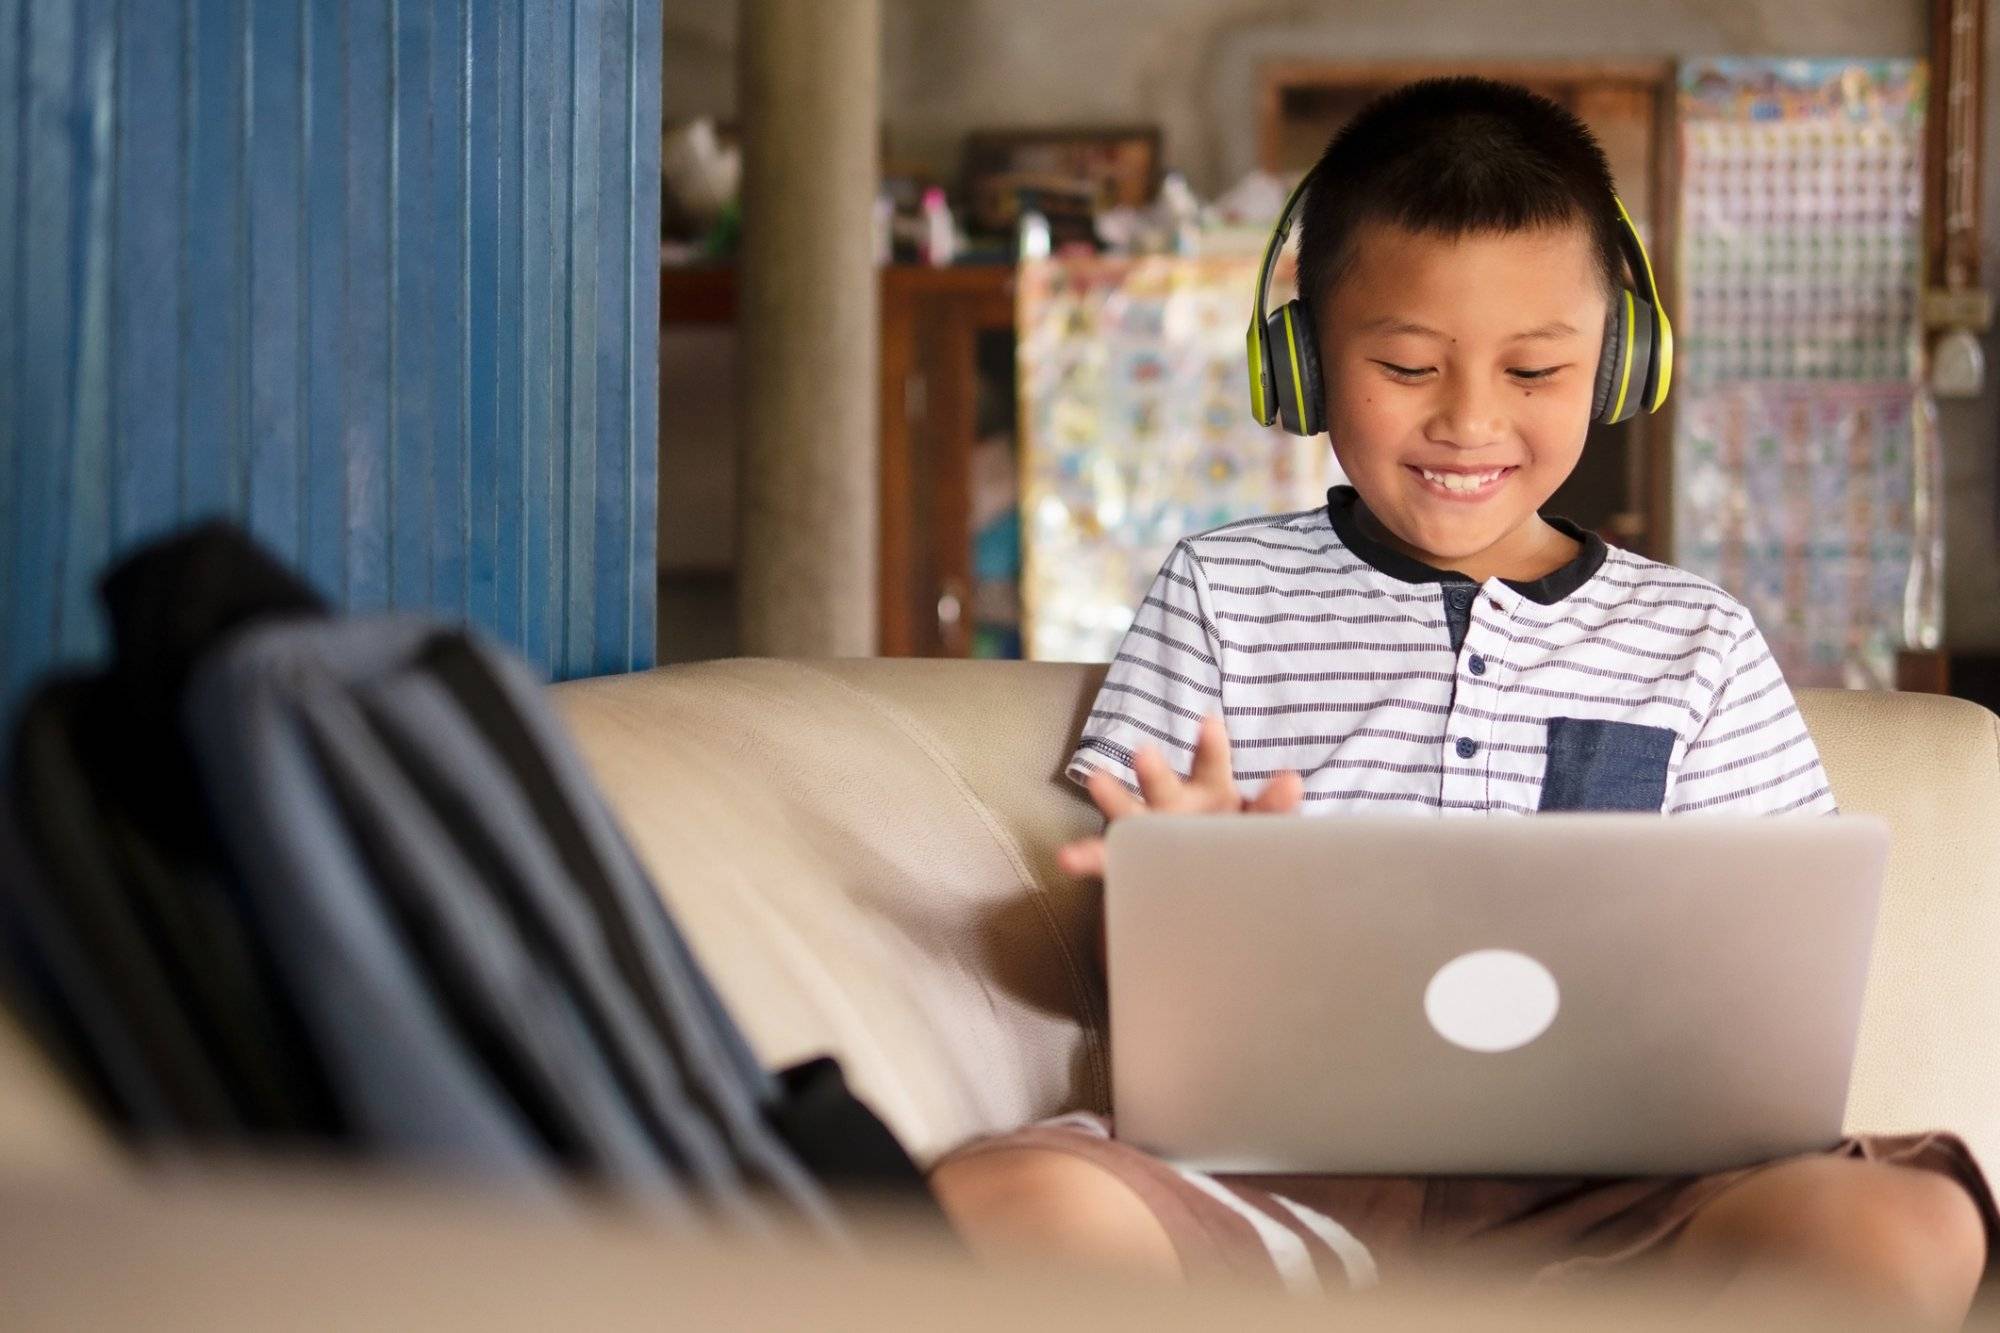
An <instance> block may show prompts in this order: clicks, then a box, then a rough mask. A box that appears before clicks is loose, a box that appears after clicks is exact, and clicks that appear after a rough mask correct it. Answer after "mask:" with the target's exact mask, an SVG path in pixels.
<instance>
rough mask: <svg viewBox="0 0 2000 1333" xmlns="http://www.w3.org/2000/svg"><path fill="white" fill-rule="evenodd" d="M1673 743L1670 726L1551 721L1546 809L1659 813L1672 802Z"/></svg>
mask: <svg viewBox="0 0 2000 1333" xmlns="http://www.w3.org/2000/svg"><path fill="white" fill-rule="evenodd" d="M1674 739H1675V737H1674V733H1673V731H1672V730H1671V729H1670V728H1667V727H1642V726H1640V725H1638V724H1637V723H1634V722H1606V721H1602V720H1600V719H1597V718H1585V717H1552V718H1550V719H1549V762H1548V768H1547V770H1546V771H1545V773H1544V775H1543V777H1542V803H1541V808H1542V809H1543V810H1545V811H1551V810H1636V811H1645V812H1649V813H1655V814H1656V813H1658V812H1659V809H1660V807H1661V806H1662V805H1663V804H1665V802H1666V799H1667V764H1668V762H1669V761H1670V760H1671V759H1672V758H1673V753H1674Z"/></svg>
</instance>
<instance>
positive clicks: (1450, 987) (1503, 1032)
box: [1424, 949, 1560, 1054]
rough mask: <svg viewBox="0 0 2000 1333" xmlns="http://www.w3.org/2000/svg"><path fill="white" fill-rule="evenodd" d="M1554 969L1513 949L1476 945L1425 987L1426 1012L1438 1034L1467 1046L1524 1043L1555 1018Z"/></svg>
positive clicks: (1489, 1049)
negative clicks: (1552, 970) (1479, 947)
mask: <svg viewBox="0 0 2000 1333" xmlns="http://www.w3.org/2000/svg"><path fill="white" fill-rule="evenodd" d="M1559 1004H1560V998H1559V996H1558V994H1557V991H1556V979H1555V977H1554V975H1553V974H1552V973H1550V971H1549V970H1548V969H1547V968H1546V967H1543V966H1542V965H1541V964H1540V963H1538V962H1536V961H1535V960H1534V959H1532V958H1530V957H1528V955H1526V954H1524V953H1516V952H1514V950H1512V949H1475V950H1473V951H1472V952H1471V953H1464V954H1460V955H1459V956H1458V957H1456V958H1454V959H1452V960H1451V961H1450V962H1449V963H1446V964H1445V965H1444V966H1443V967H1441V968H1439V969H1438V970H1437V975H1435V976H1433V977H1432V978H1431V982H1430V985H1428V986H1426V987H1424V1015H1425V1017H1427V1018H1429V1019H1430V1021H1431V1026H1432V1027H1434V1028H1436V1029H1437V1032H1438V1035H1439V1036H1440V1037H1443V1038H1444V1039H1445V1040H1446V1041H1448V1042H1450V1043H1452V1045H1454V1046H1463V1047H1464V1048H1465V1049H1466V1050H1468V1051H1481V1052H1485V1053H1487V1054H1493V1053H1496V1052H1499V1051H1511V1050H1514V1049H1516V1048H1517V1047H1521V1046H1526V1045H1527V1044H1528V1043H1529V1042H1531V1041H1533V1040H1534V1039H1535V1038H1537V1037H1539V1036H1541V1035H1542V1034H1543V1033H1544V1032H1546V1031H1548V1028H1549V1024H1551V1023H1553V1022H1555V1018H1556V1009H1557V1007H1558V1005H1559Z"/></svg>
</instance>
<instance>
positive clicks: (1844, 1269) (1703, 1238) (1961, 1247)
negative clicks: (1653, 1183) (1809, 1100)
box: [1665, 1157, 1986, 1328]
mask: <svg viewBox="0 0 2000 1333" xmlns="http://www.w3.org/2000/svg"><path fill="white" fill-rule="evenodd" d="M1665 1258H1666V1262H1667V1266H1668V1268H1669V1269H1670V1270H1673V1271H1677V1272H1679V1273H1682V1274H1684V1275H1687V1276H1690V1277H1693V1278H1695V1279H1697V1280H1701V1281H1705V1282H1706V1281H1719V1282H1720V1284H1721V1286H1720V1290H1719V1292H1718V1300H1719V1301H1721V1302H1725V1303H1726V1302H1727V1301H1728V1300H1729V1299H1730V1298H1731V1296H1733V1295H1742V1296H1744V1297H1746V1298H1753V1297H1755V1296H1756V1295H1758V1294H1760V1288H1765V1287H1768V1286H1769V1285H1771V1284H1773V1283H1777V1282H1800V1281H1803V1282H1805V1283H1807V1284H1808V1285H1810V1286H1812V1287H1814V1288H1816V1289H1818V1290H1819V1291H1822V1292H1827V1293H1831V1292H1836V1291H1843V1292H1846V1293H1849V1294H1851V1295H1853V1296H1856V1297H1858V1298H1860V1299H1861V1300H1864V1301H1867V1302H1870V1303H1872V1304H1874V1305H1876V1306H1879V1307H1882V1308H1883V1310H1884V1312H1885V1313H1888V1314H1891V1315H1893V1316H1895V1317H1897V1318H1899V1319H1907V1320H1911V1321H1918V1322H1921V1323H1924V1324H1928V1325H1934V1326H1937V1327H1941V1328H1955V1327H1957V1326H1958V1325H1959V1324H1960V1323H1962V1322H1963V1321H1964V1319H1965V1315H1966V1311H1967V1309H1968V1308H1969V1307H1970V1306H1971V1304H1972V1298H1973V1295H1974V1293H1975V1291H1976V1289H1977V1287H1978V1285H1979V1279H1980V1276H1981V1274H1982V1273H1983V1272H1984V1271H1985V1267H1986V1233H1985V1227H1984V1225H1983V1224H1982V1223H1981V1221H1980V1217H1979V1211H1978V1209H1977V1207H1975V1206H1974V1204H1973V1202H1972V1198H1971V1196H1970V1195H1968V1194H1967V1193H1966V1192H1965V1190H1964V1189H1963V1188H1962V1187H1961V1186H1959V1185H1958V1184H1957V1183H1955V1182H1954V1181H1952V1180H1951V1179H1950V1178H1949V1177H1946V1176H1943V1175H1940V1174H1938V1173H1936V1172H1934V1171H1923V1170H1919V1169H1917V1168H1915V1167H1907V1166H1893V1165H1890V1164H1888V1163H1884V1162H1868V1161H1862V1160H1860V1159H1857V1158H1841V1157H1822V1158H1814V1159H1811V1160H1807V1161H1800V1162H1788V1163H1786V1164H1784V1165H1782V1166H1773V1167H1771V1168H1769V1169H1768V1170H1764V1171H1760V1172H1758V1173H1757V1174H1756V1175H1754V1176H1750V1177H1748V1178H1747V1179H1745V1180H1744V1181H1743V1182H1742V1183H1740V1184H1738V1185H1735V1186H1733V1187H1731V1188H1730V1189H1729V1190H1727V1191H1725V1192H1724V1193H1722V1194H1720V1195H1718V1196H1717V1197H1716V1198H1715V1199H1714V1200H1713V1201H1711V1202H1710V1203H1709V1204H1708V1205H1707V1206H1706V1207H1704V1208H1702V1210H1701V1211H1700V1212H1698V1213H1696V1214H1695V1215H1694V1217H1693V1218H1692V1219H1691V1220H1690V1221H1689V1222H1688V1224H1687V1226H1686V1227H1685V1228H1684V1229H1683V1230H1682V1232H1681V1234H1680V1235H1679V1236H1678V1237H1676V1238H1675V1240H1674V1241H1673V1242H1672V1244H1671V1245H1670V1247H1669V1249H1668V1251H1667V1253H1666V1255H1665Z"/></svg>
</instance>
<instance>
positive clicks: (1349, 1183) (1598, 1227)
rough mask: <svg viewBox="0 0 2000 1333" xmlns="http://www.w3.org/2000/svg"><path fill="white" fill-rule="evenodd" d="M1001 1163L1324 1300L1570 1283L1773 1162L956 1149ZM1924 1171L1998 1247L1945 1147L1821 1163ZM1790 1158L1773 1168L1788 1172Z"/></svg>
mask: <svg viewBox="0 0 2000 1333" xmlns="http://www.w3.org/2000/svg"><path fill="white" fill-rule="evenodd" d="M1013 1148H1041V1149H1052V1150H1055V1151H1059V1152H1064V1153H1069V1154H1071V1155H1073V1156H1077V1157H1081V1158H1083V1159H1085V1160H1086V1161H1089V1162H1093V1163H1095V1164H1096V1165H1098V1166H1099V1167H1102V1168H1103V1169H1104V1170H1106V1171H1108V1172H1110V1173H1111V1174H1112V1175H1114V1176H1116V1177H1117V1178H1118V1179H1119V1180H1120V1181H1122V1182H1124V1183H1125V1184H1126V1185H1127V1186H1129V1187H1130V1188H1131V1189H1132V1190H1133V1191H1134V1192H1135V1193H1136V1194H1138V1196H1139V1197H1140V1198H1141V1199H1143V1200H1144V1201H1145V1203H1146V1205H1147V1207H1149V1208H1150V1209H1151V1210H1152V1212H1153V1215H1154V1216H1155V1217H1157V1218H1158V1219H1159V1222H1160V1225H1161V1226H1162V1228H1164V1229H1165V1231H1166V1233H1167V1235H1168V1237H1169V1238H1170V1239H1171V1240H1172V1242H1173V1246H1174V1250H1175V1253H1176V1254H1177V1255H1178V1256H1179V1258H1180V1262H1181V1266H1182V1269H1183V1270H1184V1271H1185V1272H1186V1274H1187V1276H1188V1277H1189V1278H1190V1279H1191V1280H1202V1279H1205V1278H1218V1277H1219V1278H1225V1279H1229V1278H1233V1279H1238V1280H1250V1281H1255V1282H1263V1283H1268V1284H1273V1285H1281V1286H1284V1287H1286V1288H1289V1289H1292V1290H1296V1291H1321V1290H1340V1289H1344V1288H1349V1287H1369V1286H1374V1285H1376V1284H1377V1283H1381V1282H1387V1283H1400V1282H1403V1281H1406V1280H1410V1279H1416V1278H1423V1279H1426V1280H1435V1279H1437V1278H1439V1277H1440V1276H1450V1275H1461V1274H1464V1273H1466V1272H1468V1271H1477V1272H1481V1273H1488V1274H1494V1273H1496V1272H1497V1273H1498V1274H1500V1275H1505V1276H1510V1277H1518V1278H1519V1279H1520V1280H1521V1281H1522V1282H1523V1283H1527V1284H1535V1283H1548V1282H1559V1281H1568V1280H1585V1279H1587V1278H1589V1277H1590V1276H1593V1275H1599V1274H1603V1273H1606V1272H1609V1271H1614V1270H1618V1269H1619V1268H1620V1266H1632V1265H1637V1264H1638V1263H1640V1262H1642V1261H1643V1260H1644V1259H1645V1258H1646V1257H1647V1256H1648V1255H1649V1254H1651V1253H1652V1252H1654V1251H1656V1250H1658V1249H1659V1247H1661V1246H1662V1245H1664V1244H1665V1243H1666V1242H1668V1241H1670V1240H1671V1239H1672V1238H1673V1237H1674V1235H1675V1234H1676V1233H1677V1232H1679V1230H1680V1229H1681V1228H1682V1227H1683V1226H1685V1225H1687V1223H1688V1220H1689V1219H1690V1218H1692V1217H1693V1216H1694V1215H1695V1214H1696V1213H1698V1212H1699V1211H1700V1210H1701V1209H1702V1208H1703V1207H1704V1206H1705V1205H1706V1204H1708V1203H1709V1202H1710V1201H1711V1200H1713V1199H1714V1198H1715V1197H1716V1196H1717V1195H1718V1194H1720V1193H1722V1191H1724V1190H1726V1189H1728V1188H1729V1187H1730V1186H1731V1185H1734V1184H1737V1183H1738V1182H1740V1181H1742V1180H1745V1179H1747V1178H1749V1177H1750V1176H1752V1175H1755V1174H1756V1173H1757V1172H1759V1171H1763V1170H1767V1169H1769V1168H1770V1167H1771V1166H1775V1165H1778V1162H1767V1163H1764V1164H1762V1165H1759V1166H1752V1167H1745V1168H1743V1169H1740V1170H1735V1171H1724V1172H1719V1173H1716V1174H1714V1175H1706V1176H1668V1177H1614V1178H1606V1177H1576V1176H1572V1177H1545V1176H1536V1177H1518V1176H1428V1177H1418V1176H1324V1175H1300V1176H1211V1175H1206V1174H1204V1173H1202V1172H1198V1171H1185V1170H1182V1169H1180V1168H1178V1167H1174V1166H1171V1165H1169V1164H1167V1163H1166V1162H1163V1161H1161V1160H1160V1159H1159V1158H1157V1157H1153V1156H1151V1155H1149V1154H1147V1153H1145V1152H1142V1151H1140V1150H1139V1149H1137V1148H1134V1147H1132V1146H1131V1145H1129V1144H1126V1143H1121V1142H1119V1141H1118V1140H1117V1139H1114V1138H1112V1137H1111V1129H1110V1123H1109V1122H1108V1121H1107V1120H1105V1119H1104V1118H1103V1117H1101V1116H1097V1115H1091V1114H1088V1113H1077V1114H1074V1115H1067V1116H1063V1117H1061V1118H1059V1119H1056V1120H1051V1121H1046V1122H1044V1123H1042V1124H1038V1125H1031V1126H1029V1127H1028V1128H1026V1129H1021V1130H1017V1131H1015V1132H1014V1133H1011V1134H1005V1135H1001V1136H999V1137H997V1138H991V1139H983V1140H980V1141H979V1142H976V1143H973V1144H969V1145H967V1146H966V1147H964V1148H961V1149H959V1150H958V1152H956V1153H954V1154H953V1155H952V1156H953V1158H954V1159H956V1158H959V1157H963V1156H966V1155H970V1154H975V1153H985V1152H994V1151H999V1150H1003V1149H1013ZM1804 1156H1807V1157H1816V1156H1834V1157H1857V1158H1862V1159H1865V1160H1868V1161H1877V1162H1890V1163H1896V1164H1900V1165H1904V1166H1912V1167H1918V1168H1921V1169H1923V1170H1928V1171H1936V1172H1939V1173H1940V1174H1943V1175H1946V1176H1949V1177H1951V1178H1952V1179H1953V1180H1956V1181H1958V1182H1959V1183H1960V1184H1961V1185H1963V1186H1964V1187H1965V1189H1966V1191H1967V1192H1968V1193H1969V1194H1970V1195H1971V1196H1972V1198H1973V1201H1974V1202H1975V1203H1976V1204H1977V1205H1978V1208H1979V1212H1980V1216H1981V1217H1982V1218H1983V1219H1984V1221H1985V1224H1986V1236H1987V1247H1988V1252H1989V1254H1991V1253H1992V1252H1993V1249H1994V1241H1995V1237H1996V1235H2000V1214H1996V1212H1995V1209H1994V1201H1993V1194H1992V1191H1991V1190H1990V1189H1989V1188H1988V1186H1987V1183H1986V1178H1985V1176H1984V1174H1983V1173H1982V1172H1981V1170H1980V1168H1979V1166H1978V1164H1977V1163H1976V1162H1975V1161H1974V1160H1973V1157H1972V1154H1971V1152H1970V1150H1968V1149H1967V1148H1966V1146H1965V1144H1964V1143H1963V1142H1962V1141H1961V1140H1960V1139H1959V1138H1958V1137H1957V1136H1956V1135H1953V1134H1944V1133H1932V1134H1897V1135H1881V1134H1871V1135H1863V1136H1860V1137H1858V1138H1850V1139H1845V1140H1842V1141H1841V1142H1840V1143H1839V1144H1836V1145H1835V1146H1834V1147H1832V1148H1829V1149H1827V1150H1826V1152H1825V1153H1824V1154H1819V1153H1813V1154H1805V1155H1804ZM1796 1160H1800V1159H1799V1158H1781V1159H1779V1161H1780V1162H1782V1161H1796Z"/></svg>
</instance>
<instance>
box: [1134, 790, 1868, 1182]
mask: <svg viewBox="0 0 2000 1333" xmlns="http://www.w3.org/2000/svg"><path fill="white" fill-rule="evenodd" d="M1888 841H1889V838H1888V830H1887V827H1886V826H1885V825H1884V824H1882V823H1881V821H1879V820H1876V819H1873V818H1868V817H1857V816H1843V817H1833V818H1829V817H1824V816H1799V817H1793V816H1779V817H1770V816H1762V817H1719V816H1718V817H1689V818H1684V819H1678V820H1668V819H1662V818H1659V817H1658V816H1652V815H1605V814H1582V815H1561V814H1551V815H1541V816H1537V817H1535V818H1533V819H1505V820H1503V819H1495V820H1483V819H1442V820H1438V819H1413V818H1407V817H1402V818H1398V817H1387V818H1345V817H1323V818H1307V817H1299V816H1245V817H1243V818H1230V819H1218V818H1213V817H1193V816H1169V815H1149V816H1145V817H1143V818H1136V819H1128V820H1121V821H1119V822H1118V823H1116V824H1114V825H1113V826H1112V828H1111V830H1110V833H1109V840H1108V847H1107V855H1108V866H1107V875H1106V883H1105V897H1106V904H1105V910H1106V917H1107V920H1106V930H1107V937H1108V938H1107V949H1108V961H1109V968H1110V973H1109V982H1110V1006H1111V1015H1110V1017H1111V1055H1112V1082H1113V1097H1114V1110H1115V1112H1116V1125H1117V1132H1118V1135H1119V1137H1120V1138H1122V1139H1127V1140H1130V1141H1132V1142H1134V1143H1136V1144H1138V1145H1140V1146H1143V1147H1145V1148H1148V1149H1150V1150H1152V1151H1155V1152H1157V1153H1160V1154H1161V1155H1163V1156H1165V1157H1166V1158H1168V1159H1169V1160H1172V1161H1176V1162H1179V1163H1182V1164H1184V1165H1190V1166H1196V1167H1201V1168H1205V1169H1210V1170H1226V1171H1244V1172H1249V1171H1266V1172H1299V1171H1316V1172H1333V1173H1363V1174H1376V1173H1386V1174H1627V1173H1646V1174H1665V1173H1677V1172H1700V1171H1712V1170H1720V1169H1724V1168H1727V1167H1732V1166H1739V1165H1743V1164H1746V1163H1750V1162H1756V1161H1763V1160H1767V1159H1769V1158H1771V1157H1775V1156H1780V1155H1784V1154H1787V1153H1793V1152H1800V1151H1807V1150H1811V1149H1816V1148H1823V1147H1825V1146H1827V1145H1829V1144H1831V1143H1832V1142H1834V1141H1836V1140H1837V1139H1838V1138H1839V1137H1840V1134H1841V1121H1842V1113H1843V1111H1844V1108H1845V1103H1846V1096H1847V1084H1848V1075H1849V1071H1850V1069H1851V1067H1852V1064H1853V1058H1854V1047H1855V1038H1856V1034H1857V1031H1858V1028H1859V1023H1860V1014H1861V999H1862V992H1863V989H1864V986H1865V983H1866V978H1867V971H1868V958H1869V948H1870V944H1871V942H1872V939H1873V933H1874V922H1875V912H1876V904H1877V900H1878V896H1879V891H1880V885H1881V878H1882V871H1883V866H1884V862H1885V859H1886V856H1887V851H1888Z"/></svg>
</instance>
